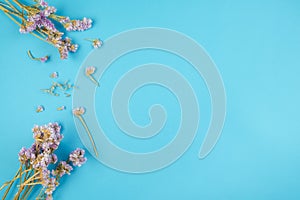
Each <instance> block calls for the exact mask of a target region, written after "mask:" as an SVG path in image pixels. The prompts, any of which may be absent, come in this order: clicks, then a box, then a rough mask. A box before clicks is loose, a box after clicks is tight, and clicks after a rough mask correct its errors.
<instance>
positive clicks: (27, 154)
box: [0, 123, 87, 200]
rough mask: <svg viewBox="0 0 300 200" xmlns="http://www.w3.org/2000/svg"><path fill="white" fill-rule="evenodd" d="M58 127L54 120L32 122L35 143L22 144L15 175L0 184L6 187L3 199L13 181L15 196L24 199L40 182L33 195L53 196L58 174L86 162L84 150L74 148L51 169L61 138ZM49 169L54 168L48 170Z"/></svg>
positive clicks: (57, 182)
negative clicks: (16, 184) (15, 184)
mask: <svg viewBox="0 0 300 200" xmlns="http://www.w3.org/2000/svg"><path fill="white" fill-rule="evenodd" d="M60 131H61V127H60V126H59V124H57V123H49V124H47V125H43V126H37V125H35V126H34V127H33V128H32V132H33V138H34V143H33V144H32V145H31V147H30V148H25V147H22V148H21V150H20V152H19V154H18V156H19V161H20V163H21V166H20V168H19V170H18V171H17V173H16V176H15V177H14V178H13V179H12V180H11V181H8V182H6V183H4V184H3V185H2V187H1V188H0V190H2V189H4V188H5V187H7V189H6V191H5V193H4V196H3V197H2V200H5V199H6V196H7V194H8V193H9V191H10V189H11V187H12V185H13V184H14V182H16V181H17V182H19V185H18V192H17V193H16V194H15V196H14V199H27V198H28V196H29V195H30V192H31V191H32V189H33V187H34V186H36V185H37V186H39V185H41V186H42V188H41V191H40V193H39V195H38V196H37V197H36V199H53V197H52V194H53V192H54V191H55V190H56V188H57V187H58V186H59V180H60V178H61V177H62V176H63V175H65V174H69V175H70V174H71V171H72V170H73V167H76V166H79V167H80V166H81V165H82V164H84V163H85V162H86V160H87V159H86V158H85V157H84V153H85V151H84V150H82V149H79V148H77V149H75V150H74V151H72V152H71V154H70V155H69V157H68V160H67V161H60V162H59V163H58V164H57V166H56V167H55V168H54V169H53V167H51V165H53V164H56V162H57V160H58V159H57V156H56V154H55V153H54V152H55V150H57V149H58V146H59V145H60V142H61V140H62V139H63V136H62V134H61V132H60ZM72 165H73V166H72ZM50 169H53V170H52V172H51V173H50Z"/></svg>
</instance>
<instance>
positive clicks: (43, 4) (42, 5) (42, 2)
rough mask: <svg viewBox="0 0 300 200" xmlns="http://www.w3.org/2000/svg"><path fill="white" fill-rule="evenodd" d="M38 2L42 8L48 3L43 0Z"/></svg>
mask: <svg viewBox="0 0 300 200" xmlns="http://www.w3.org/2000/svg"><path fill="white" fill-rule="evenodd" d="M39 4H40V6H41V7H42V8H45V7H47V6H48V3H47V2H46V1H44V0H40V2H39Z"/></svg>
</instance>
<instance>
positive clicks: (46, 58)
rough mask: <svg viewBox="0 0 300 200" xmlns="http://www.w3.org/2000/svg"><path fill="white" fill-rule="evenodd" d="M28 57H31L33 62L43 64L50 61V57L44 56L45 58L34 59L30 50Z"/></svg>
mask: <svg viewBox="0 0 300 200" xmlns="http://www.w3.org/2000/svg"><path fill="white" fill-rule="evenodd" d="M27 55H28V56H29V58H30V59H31V60H36V61H40V62H42V63H45V62H47V60H48V59H49V56H48V55H46V56H44V57H40V58H36V57H34V56H33V55H32V53H31V51H30V50H28V51H27Z"/></svg>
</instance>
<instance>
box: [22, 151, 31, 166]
mask: <svg viewBox="0 0 300 200" xmlns="http://www.w3.org/2000/svg"><path fill="white" fill-rule="evenodd" d="M30 159H31V150H30V149H26V148H25V147H22V148H21V150H20V152H19V161H20V162H21V163H22V164H25V163H26V162H27V161H29V160H30Z"/></svg>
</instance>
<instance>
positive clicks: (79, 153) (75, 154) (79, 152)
mask: <svg viewBox="0 0 300 200" xmlns="http://www.w3.org/2000/svg"><path fill="white" fill-rule="evenodd" d="M84 154H85V151H84V150H83V149H79V148H77V149H75V150H74V151H72V152H71V153H70V155H69V161H71V162H72V164H73V165H74V166H78V167H80V166H81V165H83V164H84V163H85V162H86V160H87V159H86V157H84Z"/></svg>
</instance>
